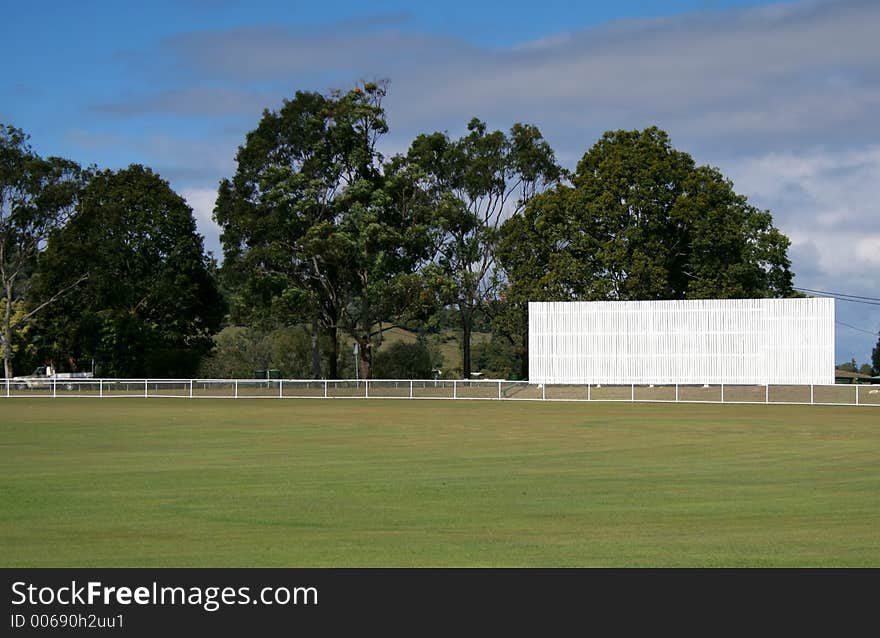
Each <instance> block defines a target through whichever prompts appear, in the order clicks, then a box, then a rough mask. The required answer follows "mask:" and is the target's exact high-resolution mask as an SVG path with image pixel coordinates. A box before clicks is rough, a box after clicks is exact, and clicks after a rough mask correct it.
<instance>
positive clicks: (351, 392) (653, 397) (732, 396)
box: [0, 379, 880, 406]
mask: <svg viewBox="0 0 880 638" xmlns="http://www.w3.org/2000/svg"><path fill="white" fill-rule="evenodd" d="M0 383H4V384H5V391H0V397H7V398H19V397H49V398H60V397H96V398H116V397H119V398H122V397H140V398H154V397H155V398H158V397H162V398H166V397H169V398H170V397H178V398H189V399H208V398H211V399H245V398H248V399H250V398H253V399H270V398H275V399H449V400H502V401H617V402H645V403H727V404H777V405H849V406H880V386H878V385H726V384H723V385H637V384H630V385H592V384H587V385H536V384H530V383H528V382H527V381H503V380H489V379H487V380H471V381H466V380H409V379H399V380H395V379H372V380H368V381H365V380H355V379H348V380H318V381H309V380H302V379H271V380H264V379H70V380H66V379H65V380H51V381H50V380H47V381H37V382H34V381H31V382H30V383H25V382H20V381H14V380H8V379H7V380H3V381H0ZM2 387H3V386H0V388H2Z"/></svg>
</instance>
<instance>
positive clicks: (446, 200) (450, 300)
mask: <svg viewBox="0 0 880 638" xmlns="http://www.w3.org/2000/svg"><path fill="white" fill-rule="evenodd" d="M467 131H468V132H467V133H466V134H465V135H464V136H462V137H461V138H459V139H455V140H454V139H451V138H450V137H449V136H448V135H447V134H446V133H440V132H435V133H432V134H427V135H420V136H418V137H417V138H416V139H415V140H414V141H413V143H412V145H411V147H410V149H409V152H408V154H407V159H408V161H410V162H412V163H413V164H415V165H417V166H419V167H420V168H421V169H422V170H423V171H424V172H425V174H426V176H427V177H428V182H429V185H428V188H429V189H430V190H431V191H433V192H434V193H435V196H434V197H435V200H436V201H437V202H438V208H437V211H438V224H439V228H440V230H441V232H442V241H441V242H440V244H439V245H438V248H437V251H436V256H435V264H436V265H437V266H438V267H439V272H440V273H442V275H443V277H444V278H445V280H446V282H445V284H442V283H438V284H436V286H437V289H438V290H439V291H440V297H441V298H440V301H441V303H443V304H445V305H451V306H453V307H454V308H455V309H456V312H457V314H458V318H459V324H460V326H461V330H462V374H463V376H464V378H469V377H470V375H471V367H472V362H471V337H472V333H473V327H474V323H475V320H476V318H477V315H478V313H481V312H487V311H490V310H491V308H492V304H491V302H492V301H493V299H494V298H495V295H496V291H497V290H496V289H497V284H498V278H497V276H496V252H497V247H498V241H499V230H500V227H501V224H502V223H503V222H504V220H505V219H507V218H513V217H516V216H517V215H518V214H519V213H520V212H521V211H522V210H523V208H524V207H525V206H526V204H527V203H528V202H529V200H530V199H531V198H532V197H534V196H535V194H536V193H539V192H541V191H542V190H544V189H545V188H547V187H549V186H550V185H552V184H555V183H556V182H557V181H558V180H559V179H560V177H561V176H562V175H563V171H562V169H561V168H560V167H559V166H558V165H557V163H556V159H555V156H554V154H553V150H552V149H551V148H550V145H549V144H548V143H547V142H546V140H545V139H544V138H543V136H542V135H541V132H540V131H539V130H538V129H537V127H535V126H531V125H527V124H520V123H517V124H514V125H513V127H511V129H510V131H509V133H504V132H502V131H489V130H488V129H487V127H486V124H485V123H484V122H482V121H480V120H479V119H476V118H474V119H472V120H471V121H470V122H469V123H468V126H467Z"/></svg>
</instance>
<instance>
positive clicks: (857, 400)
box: [855, 383, 859, 405]
mask: <svg viewBox="0 0 880 638" xmlns="http://www.w3.org/2000/svg"><path fill="white" fill-rule="evenodd" d="M855 387H856V405H858V404H859V384H858V383H856V384H855Z"/></svg>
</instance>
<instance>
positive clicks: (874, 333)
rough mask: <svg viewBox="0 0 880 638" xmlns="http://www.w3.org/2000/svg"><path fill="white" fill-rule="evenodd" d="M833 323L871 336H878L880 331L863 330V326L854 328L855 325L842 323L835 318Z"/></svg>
mask: <svg viewBox="0 0 880 638" xmlns="http://www.w3.org/2000/svg"><path fill="white" fill-rule="evenodd" d="M834 323H839V324H840V325H841V326H846V327H847V328H851V329H852V330H857V331H858V332H864V333H865V334H869V335H871V336H872V337H877V336H880V332H877V331H874V332H871V331H870V330H865V329H864V328H856V327H855V326H851V325H849V324H848V323H844V322H843V321H837V320H835V321H834Z"/></svg>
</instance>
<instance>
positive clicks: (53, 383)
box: [52, 379, 58, 399]
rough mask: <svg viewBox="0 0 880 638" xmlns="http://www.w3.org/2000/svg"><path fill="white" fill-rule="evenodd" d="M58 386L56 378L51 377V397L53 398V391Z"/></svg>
mask: <svg viewBox="0 0 880 638" xmlns="http://www.w3.org/2000/svg"><path fill="white" fill-rule="evenodd" d="M57 388H58V379H52V398H53V399H54V398H55V391H56V390H57Z"/></svg>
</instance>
